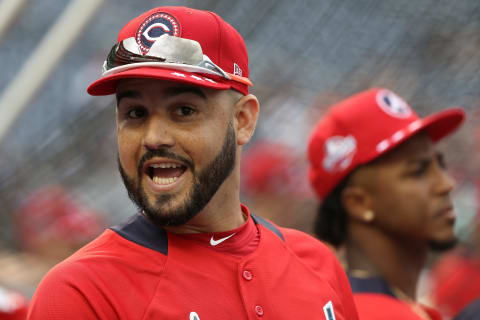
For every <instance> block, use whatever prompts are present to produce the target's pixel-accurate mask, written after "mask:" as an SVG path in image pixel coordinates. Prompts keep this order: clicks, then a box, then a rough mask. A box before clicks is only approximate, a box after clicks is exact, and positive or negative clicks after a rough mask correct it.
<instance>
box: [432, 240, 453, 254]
mask: <svg viewBox="0 0 480 320" xmlns="http://www.w3.org/2000/svg"><path fill="white" fill-rule="evenodd" d="M457 243H458V239H457V238H451V239H447V240H430V241H429V242H428V244H429V247H430V249H431V250H432V251H434V252H443V251H447V250H450V249H453V248H455V246H456V245H457Z"/></svg>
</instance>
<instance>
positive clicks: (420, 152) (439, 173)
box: [354, 133, 456, 250]
mask: <svg viewBox="0 0 480 320" xmlns="http://www.w3.org/2000/svg"><path fill="white" fill-rule="evenodd" d="M357 173H358V175H357ZM357 173H356V175H357V177H355V178H354V179H359V180H361V183H362V184H363V185H364V186H365V187H366V190H368V193H369V194H370V196H371V197H370V199H371V209H372V210H373V212H374V213H375V221H374V223H375V224H376V227H377V228H379V229H380V230H381V231H382V232H386V233H388V234H390V235H391V236H392V237H395V238H397V239H398V240H399V241H406V242H408V241H413V242H414V243H418V244H420V243H428V244H429V245H430V247H431V248H432V249H438V250H441V249H447V248H449V247H452V246H453V245H454V244H455V242H456V238H455V235H454V233H453V225H454V222H455V213H454V210H453V205H452V199H451V195H450V193H451V191H452V189H453V187H454V181H453V180H452V178H451V177H450V176H449V175H448V173H447V172H446V169H445V164H444V160H443V156H442V155H441V154H440V153H439V152H438V151H436V149H435V146H434V145H433V143H432V141H431V140H430V138H429V137H428V136H427V135H426V134H424V133H422V134H419V135H417V136H415V137H413V138H411V139H409V140H407V141H406V142H404V143H403V144H401V145H400V146H399V147H397V148H396V149H394V150H392V151H391V152H389V153H387V154H386V155H384V156H382V157H381V158H379V159H377V160H376V161H374V162H373V163H371V164H369V165H366V166H365V167H363V168H361V169H360V170H359V172H357ZM359 182H360V181H359Z"/></svg>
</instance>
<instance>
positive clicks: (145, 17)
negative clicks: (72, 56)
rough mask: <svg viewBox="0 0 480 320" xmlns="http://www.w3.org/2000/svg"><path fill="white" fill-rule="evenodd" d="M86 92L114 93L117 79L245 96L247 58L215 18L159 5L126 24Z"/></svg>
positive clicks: (232, 34)
mask: <svg viewBox="0 0 480 320" xmlns="http://www.w3.org/2000/svg"><path fill="white" fill-rule="evenodd" d="M103 71H104V72H103V76H102V77H101V78H100V79H98V80H97V81H95V82H93V83H92V84H91V85H90V86H89V87H88V89H87V92H88V93H89V94H91V95H94V96H101V95H109V94H113V93H115V89H116V85H117V82H118V80H120V79H127V78H152V79H162V80H169V81H176V82H183V83H188V84H193V85H197V86H201V87H207V88H213V89H223V90H225V89H230V88H231V89H235V90H237V91H239V92H241V93H243V94H244V95H246V94H248V86H251V85H252V83H251V82H250V80H249V79H248V54H247V49H246V46H245V43H244V41H243V38H242V36H241V35H240V34H239V33H238V32H237V31H236V30H235V29H234V28H233V27H232V26H231V25H229V24H228V23H227V22H225V21H224V20H223V19H222V18H220V17H219V16H218V15H217V14H215V13H213V12H210V11H203V10H196V9H190V8H186V7H158V8H154V9H152V10H150V11H148V12H145V13H143V14H142V15H140V16H138V17H136V18H135V19H133V20H131V21H130V22H129V23H127V24H126V25H125V26H124V27H123V28H122V30H120V33H119V34H118V43H117V44H116V45H115V46H114V47H113V48H112V50H111V51H110V54H109V55H108V57H107V60H106V61H105V63H104V68H103Z"/></svg>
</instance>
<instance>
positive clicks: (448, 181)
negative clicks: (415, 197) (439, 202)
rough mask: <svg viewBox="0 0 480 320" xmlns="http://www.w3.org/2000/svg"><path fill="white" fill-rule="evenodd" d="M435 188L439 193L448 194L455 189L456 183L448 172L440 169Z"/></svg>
mask: <svg viewBox="0 0 480 320" xmlns="http://www.w3.org/2000/svg"><path fill="white" fill-rule="evenodd" d="M435 186H436V190H437V192H438V193H442V194H448V193H450V192H451V191H452V190H453V189H454V188H455V186H456V182H455V179H454V178H453V177H452V175H451V174H450V173H449V172H448V171H447V170H445V169H444V168H439V170H438V176H437V180H436V182H435Z"/></svg>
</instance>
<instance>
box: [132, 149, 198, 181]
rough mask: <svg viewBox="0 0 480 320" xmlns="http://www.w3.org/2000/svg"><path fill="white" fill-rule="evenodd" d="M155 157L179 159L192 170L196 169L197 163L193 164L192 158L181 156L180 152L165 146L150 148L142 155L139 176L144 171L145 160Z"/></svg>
mask: <svg viewBox="0 0 480 320" xmlns="http://www.w3.org/2000/svg"><path fill="white" fill-rule="evenodd" d="M155 157H161V158H167V159H171V160H177V161H180V162H182V163H184V164H185V165H186V166H187V167H188V168H190V170H192V171H194V169H195V165H194V164H193V162H192V161H191V160H190V159H187V158H185V157H182V156H179V155H178V154H175V153H173V152H170V151H168V150H167V149H165V148H160V149H149V150H147V152H145V154H144V155H143V156H142V158H141V159H140V163H139V164H138V175H139V176H140V175H141V174H142V172H143V166H144V165H145V162H147V161H148V160H150V159H153V158H155Z"/></svg>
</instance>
